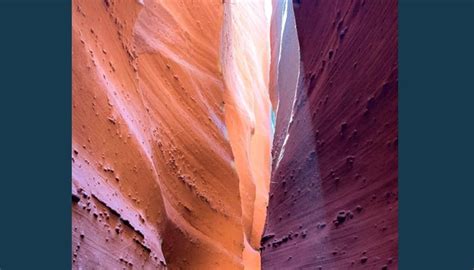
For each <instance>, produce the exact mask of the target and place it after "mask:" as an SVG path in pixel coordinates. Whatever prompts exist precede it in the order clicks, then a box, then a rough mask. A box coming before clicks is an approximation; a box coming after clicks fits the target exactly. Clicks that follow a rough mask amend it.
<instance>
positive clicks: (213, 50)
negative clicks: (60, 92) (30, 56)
mask: <svg viewBox="0 0 474 270" xmlns="http://www.w3.org/2000/svg"><path fill="white" fill-rule="evenodd" d="M72 3H73V18H72V32H73V37H72V38H73V40H72V43H73V48H72V54H73V74H72V80H73V86H72V88H73V90H72V94H73V108H72V111H73V119H72V122H73V138H72V148H73V154H72V172H73V174H72V193H73V204H72V216H73V228H72V229H73V232H72V238H73V254H72V260H73V268H77V269H81V268H87V269H89V268H103V269H118V268H123V267H124V268H136V269H156V268H165V267H168V268H170V269H242V268H244V266H246V265H253V266H258V265H260V258H259V254H258V252H257V251H256V250H257V249H258V246H259V239H260V235H261V233H262V230H263V224H264V219H265V216H264V209H265V208H266V204H267V196H268V183H269V177H270V142H271V133H270V129H269V127H270V100H269V97H268V72H269V71H268V70H269V59H270V52H269V44H270V43H269V37H270V35H269V22H270V17H269V16H268V19H266V20H261V18H262V17H261V16H266V15H265V14H266V13H265V7H264V5H263V3H264V2H255V3H253V4H252V2H245V1H241V2H238V1H233V2H228V1H222V0H209V1H207V0H206V1H193V0H173V1H160V0H136V1H135V0H104V1H95V0H94V1H89V0H73V2H72ZM243 17H246V18H247V20H246V21H245V23H244V25H240V23H239V22H240V21H241V19H239V18H243ZM231 18H235V19H236V21H229V19H231ZM224 27H225V29H227V30H226V32H224V31H223V29H224ZM239 27H242V29H244V30H242V29H239ZM249 29H252V30H254V34H253V35H246V34H245V33H246V32H245V31H249ZM225 33H227V34H228V36H227V37H226V38H224V37H223V36H222V35H223V34H225ZM244 38H246V40H244ZM243 43H247V44H252V45H250V46H251V47H252V48H254V49H255V50H254V51H252V52H251V53H249V52H248V51H245V50H242V49H239V47H236V46H241V45H242V44H243ZM226 46H227V47H226ZM242 96H244V98H240V97H242ZM239 108H248V109H247V110H240V109H239ZM239 134H240V135H241V136H240V137H238V135H239ZM240 139H242V140H243V141H244V142H245V144H244V143H243V142H240ZM253 164H254V165H255V166H254V165H253ZM248 165H252V166H248Z"/></svg>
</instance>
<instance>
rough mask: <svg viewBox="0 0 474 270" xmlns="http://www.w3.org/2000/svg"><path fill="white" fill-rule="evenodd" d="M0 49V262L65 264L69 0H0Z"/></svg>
mask: <svg viewBox="0 0 474 270" xmlns="http://www.w3.org/2000/svg"><path fill="white" fill-rule="evenodd" d="M93 1H95V0H93ZM0 55H1V56H0V102H1V105H0V119H1V122H0V144H1V147H0V153H1V161H0V168H1V171H0V269H2V270H3V269H70V268H71V240H70V238H71V232H70V229H71V214H70V213H71V195H70V193H71V188H70V183H71V163H70V162H71V154H70V145H71V3H70V1H68V0H62V1H61V0H49V1H42V2H40V1H34V0H30V1H26V0H6V1H5V0H1V1H0Z"/></svg>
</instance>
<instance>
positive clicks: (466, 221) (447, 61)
mask: <svg viewBox="0 0 474 270" xmlns="http://www.w3.org/2000/svg"><path fill="white" fill-rule="evenodd" d="M473 27H474V3H473V1H467V0H464V1H453V0H445V1H440V0H438V1H435V0H432V1H428V0H425V1H421V0H419V1H408V0H399V192H400V194H399V195H400V196H399V211H400V212H399V251H400V252H399V263H400V264H399V265H400V269H474V209H473V207H474V177H473V169H474V164H473V163H474V126H473V124H474V86H473V80H474V69H473V63H474V53H473V51H474V28H473Z"/></svg>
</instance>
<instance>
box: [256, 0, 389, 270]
mask: <svg viewBox="0 0 474 270" xmlns="http://www.w3.org/2000/svg"><path fill="white" fill-rule="evenodd" d="M293 2H294V13H295V19H296V28H297V33H298V41H299V47H300V57H301V69H300V77H299V84H298V86H297V87H296V89H297V90H295V91H296V102H295V104H294V107H292V106H285V107H280V108H281V109H282V110H284V111H278V112H277V114H278V115H284V116H287V117H285V118H283V117H278V118H277V124H276V125H277V130H276V133H275V138H274V149H273V153H274V156H273V158H274V160H273V171H272V177H271V186H270V201H269V207H268V212H267V221H266V225H265V226H266V227H265V232H264V236H263V239H262V252H261V254H262V267H263V269H348V268H350V269H396V268H398V258H397V256H398V253H397V248H398V238H397V237H398V230H397V221H398V215H397V211H398V184H397V177H398V173H397V169H398V162H397V155H398V150H397V144H398V137H397V136H398V135H397V96H398V93H397V87H398V78H397V69H398V63H397V49H398V47H397V36H398V34H397V1H396V0H385V1H367V0H365V1H364V0H355V1H317V0H295V1H293ZM274 14H277V13H274ZM290 15H291V14H290ZM288 18H290V16H289V17H288ZM272 27H273V26H272ZM273 29H274V28H272V31H274V30H273ZM286 38H291V37H289V36H287V37H286ZM272 39H273V40H274V39H275V33H274V32H272ZM283 39H285V37H284V38H283ZM272 44H275V42H272ZM281 46H283V47H285V46H286V47H287V48H289V47H291V45H288V44H287V43H282V45H281ZM283 51H284V50H283ZM287 53H294V51H292V50H289V52H287ZM272 56H273V57H272V70H276V69H280V74H278V76H277V78H276V80H277V81H278V83H276V87H277V89H278V90H277V91H278V93H279V96H280V103H281V102H283V101H282V92H284V91H293V89H295V88H294V87H291V88H289V87H288V86H284V85H285V83H287V80H283V81H279V80H278V77H281V76H287V74H286V75H281V72H282V71H281V70H285V67H275V66H274V65H275V64H276V63H277V62H276V61H275V58H274V55H272ZM281 57H282V58H284V57H286V56H285V55H283V56H281ZM280 65H281V64H280ZM286 70H287V73H294V72H295V68H294V67H291V68H288V67H287V68H286ZM292 78H293V77H291V76H290V78H289V79H292ZM270 85H272V84H270ZM289 96H291V95H289ZM285 102H288V101H285ZM292 111H293V113H292ZM292 114H293V117H291V115H292ZM288 115H290V117H288ZM291 118H292V119H291ZM278 126H282V127H283V128H280V129H279V128H278ZM285 126H289V128H288V129H287V131H286V129H285V128H284V127H285ZM275 147H277V148H275ZM275 153H278V154H277V155H275Z"/></svg>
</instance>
